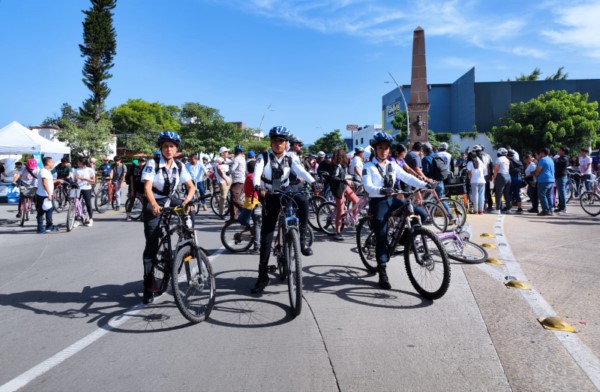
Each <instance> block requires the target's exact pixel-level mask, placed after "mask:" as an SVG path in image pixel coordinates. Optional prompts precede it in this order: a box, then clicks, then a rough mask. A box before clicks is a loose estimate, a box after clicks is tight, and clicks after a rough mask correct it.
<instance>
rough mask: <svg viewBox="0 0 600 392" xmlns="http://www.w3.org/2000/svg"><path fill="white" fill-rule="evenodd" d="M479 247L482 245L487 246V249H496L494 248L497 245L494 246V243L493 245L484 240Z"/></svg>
mask: <svg viewBox="0 0 600 392" xmlns="http://www.w3.org/2000/svg"><path fill="white" fill-rule="evenodd" d="M481 247H482V248H488V249H496V248H497V246H496V245H493V244H488V243H487V242H486V243H483V244H481Z"/></svg>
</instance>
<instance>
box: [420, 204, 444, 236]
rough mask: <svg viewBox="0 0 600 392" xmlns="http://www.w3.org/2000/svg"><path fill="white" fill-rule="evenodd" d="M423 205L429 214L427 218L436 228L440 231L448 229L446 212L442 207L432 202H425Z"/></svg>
mask: <svg viewBox="0 0 600 392" xmlns="http://www.w3.org/2000/svg"><path fill="white" fill-rule="evenodd" d="M423 207H424V208H425V210H426V211H427V214H429V219H431V223H432V224H433V226H434V227H435V228H436V230H438V232H440V233H443V232H445V231H446V230H447V229H448V214H446V211H445V210H444V208H443V207H442V206H440V205H439V204H437V203H434V202H425V203H423Z"/></svg>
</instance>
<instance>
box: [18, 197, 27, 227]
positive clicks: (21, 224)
mask: <svg viewBox="0 0 600 392" xmlns="http://www.w3.org/2000/svg"><path fill="white" fill-rule="evenodd" d="M26 201H27V199H26V198H23V201H21V209H19V212H20V213H21V221H20V222H19V226H25V220H26V216H25V210H26V205H25V203H26Z"/></svg>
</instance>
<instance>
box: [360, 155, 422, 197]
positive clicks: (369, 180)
mask: <svg viewBox="0 0 600 392" xmlns="http://www.w3.org/2000/svg"><path fill="white" fill-rule="evenodd" d="M377 165H379V167H380V168H381V171H382V172H383V175H384V176H385V175H387V174H388V165H391V171H390V174H391V175H392V179H394V181H395V180H400V181H402V182H404V183H406V184H408V185H410V186H414V187H415V188H424V187H426V186H427V183H426V182H425V181H421V180H419V179H418V178H417V177H415V176H412V175H410V174H408V173H407V172H405V171H404V169H403V168H401V167H400V166H399V165H398V164H397V163H396V162H390V161H383V162H382V164H379V163H375V162H373V161H371V162H369V163H367V164H366V165H365V167H364V169H363V186H364V188H365V190H366V191H367V193H368V194H369V197H370V198H382V197H386V196H385V195H382V194H381V188H383V186H384V178H383V176H382V175H381V173H380V172H379V169H377Z"/></svg>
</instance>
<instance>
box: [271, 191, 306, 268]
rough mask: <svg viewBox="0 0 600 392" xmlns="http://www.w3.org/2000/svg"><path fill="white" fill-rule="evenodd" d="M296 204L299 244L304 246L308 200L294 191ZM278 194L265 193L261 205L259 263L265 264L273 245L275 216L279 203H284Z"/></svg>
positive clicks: (277, 213)
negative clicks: (298, 222)
mask: <svg viewBox="0 0 600 392" xmlns="http://www.w3.org/2000/svg"><path fill="white" fill-rule="evenodd" d="M293 200H294V203H295V204H296V206H298V211H297V213H298V220H299V221H300V244H301V246H304V244H305V242H304V236H305V233H306V229H307V225H308V200H307V199H306V197H305V196H304V194H302V193H296V194H295V195H294V197H293ZM285 202H286V201H285V200H281V199H280V196H279V195H274V194H267V195H266V197H265V201H264V203H263V207H262V226H261V228H260V264H261V265H267V264H268V263H269V257H270V256H271V249H272V247H273V237H274V236H275V227H276V226H277V218H278V217H279V211H280V210H281V204H282V203H285Z"/></svg>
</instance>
